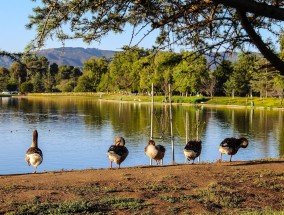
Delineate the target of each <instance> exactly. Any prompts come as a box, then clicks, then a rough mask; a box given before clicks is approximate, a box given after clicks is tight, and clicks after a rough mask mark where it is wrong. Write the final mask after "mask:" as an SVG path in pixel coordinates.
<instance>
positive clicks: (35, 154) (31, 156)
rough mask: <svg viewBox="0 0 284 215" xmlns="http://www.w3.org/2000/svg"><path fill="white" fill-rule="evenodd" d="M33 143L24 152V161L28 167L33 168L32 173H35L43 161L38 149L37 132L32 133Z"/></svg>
mask: <svg viewBox="0 0 284 215" xmlns="http://www.w3.org/2000/svg"><path fill="white" fill-rule="evenodd" d="M32 134H33V141H32V145H31V147H30V148H29V149H28V150H27V152H26V157H25V160H26V161H27V163H28V165H29V166H30V165H32V166H33V167H34V172H33V173H36V170H37V167H38V166H39V165H40V164H41V163H42V161H43V154H42V151H41V150H40V149H39V148H38V132H37V130H34V131H33V133H32Z"/></svg>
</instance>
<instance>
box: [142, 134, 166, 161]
mask: <svg viewBox="0 0 284 215" xmlns="http://www.w3.org/2000/svg"><path fill="white" fill-rule="evenodd" d="M165 152H166V149H165V147H164V146H162V145H155V141H154V140H149V142H148V145H147V146H146V147H145V154H146V155H147V156H148V157H149V158H150V165H152V159H154V160H155V161H156V164H157V165H159V164H161V165H163V158H164V156H165Z"/></svg>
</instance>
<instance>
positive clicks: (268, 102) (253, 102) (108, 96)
mask: <svg viewBox="0 0 284 215" xmlns="http://www.w3.org/2000/svg"><path fill="white" fill-rule="evenodd" d="M43 95H44V96H87V97H92V98H95V99H103V100H110V101H128V102H151V101H152V97H151V96H144V95H136V94H112V93H94V92H87V93H75V92H70V93H30V94H29V96H43ZM154 100H155V103H165V102H168V100H167V101H165V96H155V98H154ZM172 102H173V103H176V104H179V103H180V104H191V105H196V104H201V103H202V104H210V105H226V106H227V105H236V106H246V107H264V108H283V107H284V103H282V100H281V99H280V98H259V97H252V98H251V97H234V98H232V97H213V98H210V97H204V96H199V97H198V96H187V97H186V96H176V95H174V96H172Z"/></svg>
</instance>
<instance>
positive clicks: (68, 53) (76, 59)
mask: <svg viewBox="0 0 284 215" xmlns="http://www.w3.org/2000/svg"><path fill="white" fill-rule="evenodd" d="M115 53H116V52H115V51H108V50H100V49H97V48H86V49H85V48H79V47H78V48H72V47H65V48H54V49H44V50H41V51H40V52H39V53H38V55H39V56H44V57H46V58H47V59H48V60H49V62H50V63H57V64H58V65H71V66H78V67H82V66H83V63H84V62H85V61H86V60H88V59H90V58H91V57H98V58H100V57H106V58H111V57H112V56H113V55H114V54H115Z"/></svg>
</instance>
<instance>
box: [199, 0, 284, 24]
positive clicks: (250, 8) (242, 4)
mask: <svg viewBox="0 0 284 215" xmlns="http://www.w3.org/2000/svg"><path fill="white" fill-rule="evenodd" d="M204 1H205V2H206V3H215V4H222V5H224V6H227V7H231V8H236V9H238V10H241V11H244V12H250V13H253V14H256V15H259V16H264V17H267V18H272V19H276V20H283V21H284V9H283V8H279V7H276V6H272V5H268V4H265V3H258V2H255V1H252V0H204Z"/></svg>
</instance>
